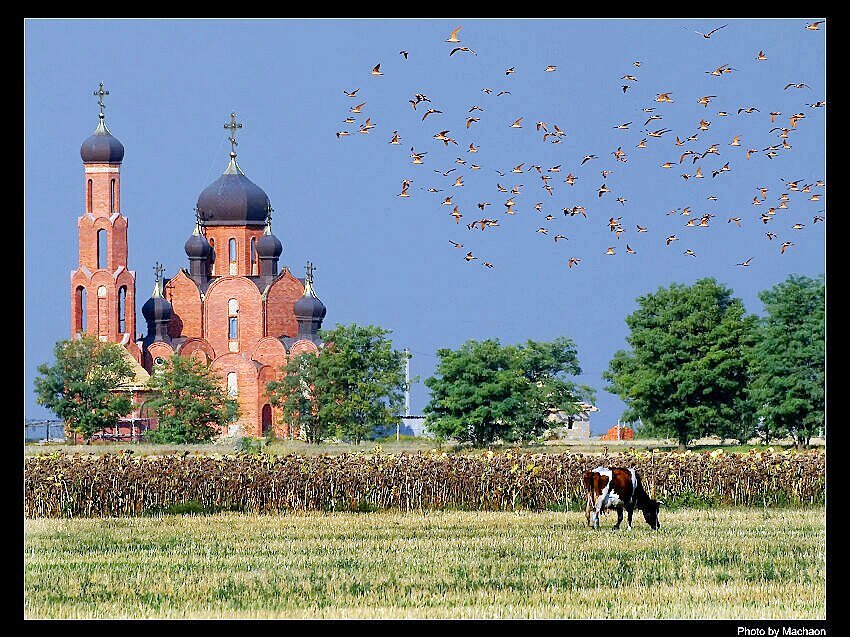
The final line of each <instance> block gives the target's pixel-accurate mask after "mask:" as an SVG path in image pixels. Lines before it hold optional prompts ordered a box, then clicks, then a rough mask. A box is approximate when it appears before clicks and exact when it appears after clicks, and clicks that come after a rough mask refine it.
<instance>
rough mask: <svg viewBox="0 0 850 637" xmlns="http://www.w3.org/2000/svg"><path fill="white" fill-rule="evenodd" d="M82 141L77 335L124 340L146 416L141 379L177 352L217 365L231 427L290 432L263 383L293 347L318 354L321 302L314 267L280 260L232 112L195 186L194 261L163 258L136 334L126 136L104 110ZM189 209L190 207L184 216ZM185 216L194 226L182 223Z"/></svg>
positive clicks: (74, 307) (190, 250) (74, 297)
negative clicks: (217, 162)
mask: <svg viewBox="0 0 850 637" xmlns="http://www.w3.org/2000/svg"><path fill="white" fill-rule="evenodd" d="M108 94H109V93H108V91H104V90H103V84H102V83H101V85H100V89H99V91H96V92H95V95H96V96H98V97H99V105H100V115H99V117H100V120H99V122H98V125H97V128H96V129H95V131H94V133H93V134H92V135H91V136H90V137H88V138H87V139H86V140H85V141H84V142H83V144H82V147H81V149H80V155H81V157H82V160H83V167H84V179H85V214H83V215H82V216H81V217H79V219H78V221H77V227H78V235H79V265H78V267H77V269H76V270H74V271H73V272H72V273H71V334H72V337H73V336H76V335H78V334H80V333H82V332H86V333H89V334H95V335H97V336H98V337H99V338H100V339H101V340H103V341H112V342H116V343H121V344H122V345H123V346H124V347H125V348H126V350H127V352H128V355H129V356H130V357H132V359H133V361H134V366H135V368H136V369H137V374H136V379H135V380H134V382H133V383H132V387H131V391H132V392H133V395H134V397H135V402H136V403H137V410H136V411H135V412H134V414H133V416H134V417H135V418H143V417H144V416H145V415H146V414H145V408H144V399H145V395H146V393H145V390H144V384H145V382H144V381H145V380H146V379H147V378H148V377H149V375H150V374H151V373H153V372H154V369H155V368H156V367H157V366H158V365H161V364H162V363H163V362H164V361H165V360H166V359H167V358H168V357H170V356H171V355H172V354H174V353H175V352H176V353H178V354H180V355H182V356H193V357H195V358H196V359H198V360H201V361H203V362H205V363H207V364H209V365H210V366H211V368H212V369H213V370H214V371H215V372H216V373H217V374H218V375H219V376H220V377H221V381H222V384H223V385H224V386H226V388H227V391H228V393H229V394H230V395H231V396H232V397H234V398H236V400H237V402H238V403H239V413H240V415H239V420H238V423H234V424H233V425H232V426H231V428H230V430H231V433H234V432H236V431H241V432H242V433H244V434H245V435H251V436H261V435H266V434H269V433H274V434H275V435H277V436H282V437H292V436H297V435H298V433H299V432H297V431H290V430H289V427H288V426H287V425H286V424H281V423H280V422H279V420H280V418H279V415H278V414H277V413H276V410H275V408H274V407H272V406H271V404H270V402H269V400H268V396H267V394H266V390H265V388H266V384H267V383H268V382H269V381H270V380H275V379H278V378H279V377H280V374H281V371H280V370H281V367H282V366H283V365H285V363H286V361H287V359H288V358H289V357H290V356H296V355H299V354H302V353H304V352H312V353H318V351H319V348H321V347H322V345H323V344H322V341H321V339H320V338H319V335H318V331H319V329H320V328H321V325H322V319H324V317H325V313H326V309H325V306H324V304H323V303H322V302H321V301H320V300H319V298H318V297H317V296H316V292H315V291H314V289H313V273H312V265H311V264H309V263H308V264H307V271H306V276H305V277H304V278H299V277H296V276H294V275H293V274H292V272H290V270H289V268H288V267H286V266H285V265H282V264H281V263H280V258H281V255H282V253H283V246H282V245H281V242H280V240H279V239H278V238H277V237H276V236H275V235H274V234H273V233H272V228H271V216H272V212H273V209H272V206H271V203H270V201H269V198H268V196H267V195H266V193H265V192H264V191H263V190H262V188H260V187H259V186H257V185H256V184H254V183H253V182H252V181H251V180H250V179H248V177H247V176H246V175H245V173H244V172H243V171H242V169H241V168H240V167H239V164H238V163H237V161H236V131H237V129H238V128H241V126H242V125H241V124H238V123H236V116H235V114H231V121H230V123H229V124H225V126H224V127H225V128H226V129H228V130H229V131H230V137H229V141H230V143H231V151H230V160H229V162H228V163H227V166H226V168H225V169H224V172H223V173H222V174H221V176H219V178H218V179H216V180H215V181H214V182H213V183H211V184H210V185H209V186H207V187H206V188H205V189H204V190H203V191H202V192H201V193H200V195H199V196H198V202H197V206H196V207H195V217H194V220H192V219H191V218H187V222H189V221H193V222H194V230H193V231H192V233H191V234H190V235H189V238H188V239H187V240H186V244H185V251H186V257H187V259H188V267H187V268H180V269H179V270H178V271H177V272H176V273H175V274H174V275H173V276H172V277H171V278H165V277H164V276H163V274H162V268H161V266H159V265H157V268H156V278H155V283H154V288H153V293H152V295H151V298H149V299H148V300H147V301H146V302H145V304H144V305H143V307H142V315H143V316H144V320H145V323H146V324H147V333H146V335H144V336H141V335H140V336H138V337H137V336H136V334H137V333H136V313H135V307H136V305H135V303H136V274H135V272H134V271H132V270H130V269H129V265H128V254H127V229H128V222H127V219H126V218H125V217H124V216H123V215H122V214H121V162H122V161H123V159H124V146H123V145H122V144H121V142H120V141H118V139H117V138H116V137H115V136H113V135H112V133H110V131H109V129H108V128H107V126H106V121H105V116H104V107H105V105H104V102H103V98H104V96H105V95H108ZM187 216H188V215H187ZM187 226H190V224H189V223H187Z"/></svg>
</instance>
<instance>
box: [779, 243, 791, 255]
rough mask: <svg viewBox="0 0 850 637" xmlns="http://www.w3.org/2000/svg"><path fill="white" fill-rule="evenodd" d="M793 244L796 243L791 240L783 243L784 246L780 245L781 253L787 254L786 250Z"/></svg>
mask: <svg viewBox="0 0 850 637" xmlns="http://www.w3.org/2000/svg"><path fill="white" fill-rule="evenodd" d="M792 245H794V244H793V243H792V242H791V241H786V242H785V243H783V244H782V246H780V248H779V254H785V250H787V249H788V248H790V247H791V246H792Z"/></svg>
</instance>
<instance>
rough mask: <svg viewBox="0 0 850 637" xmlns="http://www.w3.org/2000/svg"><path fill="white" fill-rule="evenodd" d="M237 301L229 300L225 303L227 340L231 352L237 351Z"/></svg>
mask: <svg viewBox="0 0 850 637" xmlns="http://www.w3.org/2000/svg"><path fill="white" fill-rule="evenodd" d="M238 315H239V301H237V300H236V299H230V300H229V301H228V302H227V340H228V341H229V342H228V349H229V350H230V351H231V352H238V351H239V316H238Z"/></svg>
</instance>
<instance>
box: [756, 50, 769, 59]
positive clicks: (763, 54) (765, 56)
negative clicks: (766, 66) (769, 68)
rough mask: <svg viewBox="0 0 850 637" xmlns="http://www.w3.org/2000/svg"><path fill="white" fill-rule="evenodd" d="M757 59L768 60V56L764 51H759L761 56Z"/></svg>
mask: <svg viewBox="0 0 850 637" xmlns="http://www.w3.org/2000/svg"><path fill="white" fill-rule="evenodd" d="M756 59H757V60H759V61H764V60H766V59H767V55H765V53H764V51H759V54H758V55H757V56H756Z"/></svg>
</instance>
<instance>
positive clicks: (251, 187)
mask: <svg viewBox="0 0 850 637" xmlns="http://www.w3.org/2000/svg"><path fill="white" fill-rule="evenodd" d="M268 207H269V198H268V195H266V193H265V192H264V191H263V189H262V188H260V187H259V186H257V185H256V184H255V183H254V182H253V181H251V180H250V179H248V178H247V177H246V176H245V173H243V172H242V170H241V169H240V168H239V166H238V165H237V164H236V160H235V159H231V160H230V163H229V164H228V166H227V170H225V171H224V174H222V175H221V176H220V177H219V178H218V179H216V180H215V181H214V182H213V183H211V184H210V185H209V186H207V187H206V188H204V190H203V192H201V194H200V196H199V197H198V210H199V211H200V213H201V220H202V221H203V223H204V225H205V226H261V225H263V224H265V222H266V211H267V210H268Z"/></svg>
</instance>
